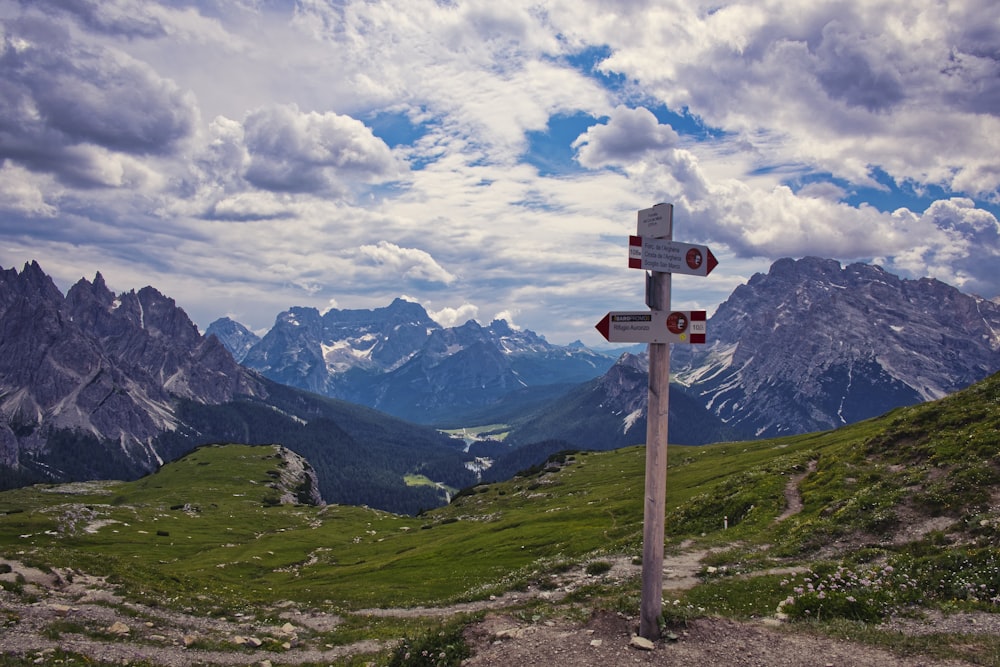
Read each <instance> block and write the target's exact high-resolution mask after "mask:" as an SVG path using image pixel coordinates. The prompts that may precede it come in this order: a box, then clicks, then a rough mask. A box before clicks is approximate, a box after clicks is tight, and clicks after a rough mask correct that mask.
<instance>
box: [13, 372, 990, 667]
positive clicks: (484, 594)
mask: <svg viewBox="0 0 1000 667" xmlns="http://www.w3.org/2000/svg"><path fill="white" fill-rule="evenodd" d="M276 464H277V459H276V453H275V450H274V448H273V447H270V446H260V447H250V446H243V445H220V446H209V447H203V448H200V449H198V450H195V451H193V452H191V453H190V454H188V455H187V456H185V457H183V458H181V459H179V460H177V461H175V462H172V463H170V464H168V465H166V466H164V467H163V468H162V469H161V470H159V471H158V472H156V473H155V474H152V475H149V476H147V477H145V478H142V479H139V480H137V481H133V482H94V483H83V484H70V485H61V486H35V487H30V488H23V489H18V490H14V491H8V492H5V493H2V494H0V555H2V556H3V557H6V558H9V559H16V560H18V561H21V562H24V563H27V564H29V565H33V566H35V567H42V568H71V569H72V570H74V571H77V572H86V573H88V574H92V575H98V576H104V577H107V578H108V581H109V582H110V583H112V584H114V585H115V586H116V587H117V588H118V590H119V592H120V593H121V594H122V595H123V596H124V597H125V598H126V599H131V600H135V601H137V602H143V603H147V604H151V605H159V606H165V607H170V608H177V609H182V610H186V611H188V612H193V613H204V614H212V615H233V614H237V613H242V614H247V615H257V616H267V615H268V614H272V613H274V610H276V609H278V608H280V607H281V605H282V604H287V603H294V604H295V605H296V606H297V607H299V608H308V609H315V610H317V611H323V612H328V613H337V614H342V615H343V616H344V618H345V619H347V620H346V622H345V624H344V625H343V626H342V628H341V629H340V630H339V631H338V632H339V635H337V636H330V637H327V638H326V641H328V642H332V643H345V642H348V641H357V640H358V639H360V638H365V637H371V636H375V637H383V638H384V637H387V636H388V637H391V636H393V635H394V634H406V635H411V634H413V633H414V632H419V631H420V629H421V628H425V627H426V628H430V627H433V626H434V624H435V623H436V622H437V621H430V620H428V621H419V620H417V621H414V620H407V621H404V620H379V621H375V620H373V619H372V617H371V615H370V610H371V609H373V608H397V607H416V606H443V605H451V604H455V603H460V602H467V601H475V600H484V599H488V598H489V597H490V596H502V595H504V594H505V593H508V592H511V591H518V590H525V589H527V588H529V587H536V588H542V589H545V588H553V587H557V586H558V585H559V582H560V580H561V579H562V578H563V577H565V576H566V575H567V573H568V572H571V571H583V570H584V569H586V568H590V569H588V570H587V572H589V573H592V574H593V576H591V577H590V579H588V581H590V582H591V583H589V584H588V585H586V586H584V587H582V588H578V589H576V590H575V592H573V593H572V594H570V595H568V596H566V597H565V598H563V599H562V600H561V601H560V602H558V603H544V605H543V603H542V602H540V601H537V600H536V601H534V602H531V603H526V605H527V606H528V607H530V609H528V610H527V611H526V612H525V613H527V614H529V615H531V614H536V615H537V614H538V613H540V612H539V611H538V609H539V608H540V606H544V607H545V610H544V612H543V613H545V614H565V615H573V614H586V613H588V612H589V611H590V610H593V609H596V608H605V609H616V610H620V611H622V612H624V613H629V614H635V613H636V612H637V610H638V605H639V597H638V596H639V593H638V591H639V582H638V581H628V582H626V583H625V584H621V583H614V584H610V583H608V584H605V583H602V582H603V579H602V577H601V576H600V574H601V573H602V572H603V571H605V570H606V569H607V565H606V563H607V561H610V560H611V559H614V558H622V557H624V558H626V559H629V560H631V561H634V562H638V559H639V557H640V554H641V553H642V544H641V541H642V498H643V484H644V465H645V454H644V449H643V448H642V447H632V448H627V449H621V450H616V451H611V452H600V453H596V452H595V453H591V452H566V453H562V454H559V455H557V456H555V457H552V459H550V460H549V462H547V463H546V464H544V465H542V466H538V467H537V468H535V469H532V470H529V471H525V472H524V473H522V474H521V475H519V476H517V477H515V478H513V479H511V480H509V481H505V482H503V483H498V484H489V485H480V486H476V487H472V488H469V489H465V490H463V491H461V492H460V493H459V494H457V496H456V497H455V498H454V500H453V502H452V503H451V504H450V505H449V506H447V507H443V508H439V509H435V510H433V511H429V512H426V513H424V514H422V515H420V516H416V517H410V516H398V515H393V514H388V513H385V512H380V511H375V510H371V509H368V508H363V507H348V506H333V505H331V506H326V507H313V506H304V505H295V506H293V505H279V504H276V499H275V498H274V495H273V494H274V492H273V491H272V490H271V489H270V488H269V487H268V483H269V481H271V480H272V479H273V478H274V476H275V472H276V471H275V466H276ZM790 480H796V481H795V482H794V483H793V485H792V487H793V489H797V494H796V495H797V499H798V500H799V501H801V510H800V511H798V512H796V513H794V514H791V515H788V516H783V513H784V512H785V511H786V508H787V505H788V498H787V497H786V489H787V488H788V487H789V481H790ZM998 480H1000V377H998V376H996V375H995V376H993V377H991V378H989V379H988V380H986V381H984V382H982V383H979V384H977V385H974V386H973V387H971V388H969V389H967V390H965V391H963V392H960V393H958V394H955V395H953V396H951V397H948V398H946V399H943V400H941V401H936V402H933V403H927V404H923V405H919V406H914V407H910V408H904V409H899V410H895V411H893V412H891V413H889V414H887V415H885V416H883V417H880V418H878V419H873V420H869V421H866V422H862V423H858V424H854V425H851V426H846V427H844V428H841V429H838V430H835V431H830V432H824V433H815V434H807V435H801V436H793V437H786V438H780V439H769V440H760V441H752V442H738V443H737V442H734V443H719V444H716V445H710V446H702V447H671V448H670V450H669V468H668V476H667V535H666V549H667V554H668V557H669V555H670V554H672V553H679V552H680V551H682V550H695V549H697V550H703V551H705V553H706V554H707V555H706V557H705V559H704V561H703V568H702V571H701V576H700V579H699V583H698V584H697V585H695V586H694V587H692V588H690V589H688V590H684V591H679V592H677V593H675V594H674V593H671V594H670V595H668V596H667V598H666V599H665V605H664V611H665V622H666V623H667V624H668V625H671V624H682V623H684V622H686V621H689V620H690V619H692V618H696V617H698V616H702V615H721V616H728V617H732V618H752V617H763V616H774V615H775V614H779V613H780V614H782V617H783V618H786V619H787V620H788V621H789V623H791V624H795V623H799V624H802V625H803V627H808V628H809V629H810V631H817V632H826V633H830V634H837V633H845V632H847V630H845V627H851V628H854V629H853V630H850V633H852V634H853V635H854V636H857V637H860V638H862V639H863V640H864V641H870V642H872V643H876V644H879V645H883V646H888V647H890V648H893V649H894V650H899V651H902V652H905V651H908V650H909V651H916V650H920V651H926V650H928V649H927V647H926V646H921V647H919V648H913V647H912V646H911V647H910V648H907V645H904V644H905V642H903V641H902V640H901V639H900V638H898V637H895V636H894V635H890V634H887V633H879V632H877V631H875V630H873V629H872V628H873V627H874V626H873V625H872V624H873V623H877V622H878V621H879V620H880V619H883V618H886V617H888V616H890V615H893V614H911V615H912V614H919V613H920V610H927V609H934V610H939V611H943V612H945V613H947V612H953V611H959V610H964V611H980V612H982V611H985V612H996V611H998V610H1000V537H998V535H1000V530H998V527H1000V501H998V498H1000V487H998ZM421 481H422V480H419V479H417V478H414V479H413V480H412V481H411V483H420V482H421ZM789 573H791V574H789ZM807 580H808V581H807ZM820 583H822V584H823V587H822V588H821V589H819V590H816V586H818V585H819V584H820ZM820 593H822V595H820ZM779 607H780V608H779ZM845 624H847V625H846V626H845ZM850 624H861V625H850ZM861 628H864V629H865V631H864V632H862V631H861ZM968 642H973V644H974V650H966V648H963V647H967V643H968ZM977 642H978V643H977ZM938 644H939V646H937V648H935V650H936V651H944V653H943V655H961V656H963V657H966V659H968V655H967V654H971V655H975V656H978V657H976V660H978V661H979V662H978V663H977V664H992V665H997V664H1000V648H998V646H997V640H996V639H992V638H981V639H979V640H971V639H964V640H962V642H959V643H958V644H961V646H960V647H959V646H958V644H956V643H955V642H951V641H949V640H947V639H945V640H942V641H941V642H938ZM948 647H952V649H948ZM948 650H951V653H948V652H947V651H948Z"/></svg>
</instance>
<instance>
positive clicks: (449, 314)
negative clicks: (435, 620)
mask: <svg viewBox="0 0 1000 667" xmlns="http://www.w3.org/2000/svg"><path fill="white" fill-rule="evenodd" d="M427 314H428V315H430V318H431V319H432V320H434V321H435V322H437V323H438V324H440V325H441V326H442V327H445V328H448V327H457V326H459V325H462V324H465V323H466V322H468V321H469V320H474V319H476V316H477V315H479V307H478V306H476V305H474V304H471V303H463V304H462V305H461V306H459V307H458V308H451V307H445V308H442V309H440V310H433V311H427Z"/></svg>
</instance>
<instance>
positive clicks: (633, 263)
mask: <svg viewBox="0 0 1000 667" xmlns="http://www.w3.org/2000/svg"><path fill="white" fill-rule="evenodd" d="M718 265H719V260H717V259H716V258H715V255H713V254H712V251H711V250H709V248H708V246H703V245H694V244H692V243H681V242H679V241H669V240H667V239H651V238H646V237H643V236H630V237H629V238H628V266H629V268H630V269H645V270H647V271H659V272H661V273H683V274H685V275H689V276H707V275H708V274H709V273H711V272H712V269H714V268H715V267H716V266H718Z"/></svg>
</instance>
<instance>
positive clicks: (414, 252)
mask: <svg viewBox="0 0 1000 667" xmlns="http://www.w3.org/2000/svg"><path fill="white" fill-rule="evenodd" d="M358 253H359V254H360V256H361V258H363V259H367V260H368V262H369V263H370V264H371V265H373V266H376V267H378V268H379V269H380V270H385V271H388V273H389V274H390V275H389V277H388V278H389V280H392V279H393V277H394V276H398V278H402V279H405V280H407V281H417V282H429V283H442V284H444V285H448V284H450V283H453V282H454V281H455V280H456V277H455V276H454V275H452V274H450V273H449V272H447V271H445V270H444V269H443V268H441V266H440V265H439V264H438V263H437V262H436V261H434V258H433V257H431V256H430V255H429V254H428V253H427V252H425V251H423V250H420V249H417V248H401V247H400V246H398V245H396V244H395V243H389V242H388V241H379V242H378V243H377V244H376V245H363V246H361V247H360V248H358Z"/></svg>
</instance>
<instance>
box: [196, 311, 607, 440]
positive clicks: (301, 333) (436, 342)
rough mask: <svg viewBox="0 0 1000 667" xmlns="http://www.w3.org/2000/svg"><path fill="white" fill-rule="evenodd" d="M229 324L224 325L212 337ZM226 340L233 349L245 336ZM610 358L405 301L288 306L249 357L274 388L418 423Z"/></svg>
mask: <svg viewBox="0 0 1000 667" xmlns="http://www.w3.org/2000/svg"><path fill="white" fill-rule="evenodd" d="M231 328H232V327H231V325H230V324H228V323H227V322H225V321H223V320H219V321H217V322H214V323H213V324H212V325H211V326H210V327H209V329H208V331H209V332H212V333H214V332H215V331H216V330H219V331H222V332H223V333H225V332H226V331H227V330H231ZM222 338H223V342H224V343H225V344H227V345H234V344H235V343H234V342H233V341H236V340H238V341H242V340H245V336H243V337H239V338H237V339H232V340H231V339H229V338H226V337H225V336H223V337H222ZM230 349H231V351H234V354H235V348H233V347H231V348H230ZM612 362H613V359H612V358H611V357H608V356H606V355H602V354H599V353H596V352H593V351H591V350H589V349H587V348H586V347H583V346H582V345H571V346H558V345H552V344H550V343H548V342H547V341H546V340H545V339H544V338H543V337H542V336H539V335H538V334H536V333H534V332H532V331H530V330H523V329H515V328H513V327H511V326H510V325H509V324H508V323H507V322H505V321H503V320H494V321H493V322H491V323H490V324H489V325H488V326H485V327H484V326H482V325H480V324H479V323H478V322H476V321H474V320H469V321H468V322H466V323H465V324H463V325H460V326H457V327H447V328H445V327H442V326H440V325H439V324H438V323H436V322H435V321H434V320H432V319H431V318H430V316H429V315H428V314H427V311H426V310H424V308H423V306H421V305H420V304H418V303H414V302H410V301H405V300H403V299H396V300H394V301H393V302H392V303H391V304H389V305H388V306H386V307H383V308H376V309H373V310H339V309H332V310H329V311H327V312H326V313H323V314H320V312H319V311H318V310H317V309H315V308H307V307H293V308H290V309H288V310H286V311H284V312H283V313H280V314H279V315H278V316H277V318H276V319H275V324H274V326H273V327H272V328H271V330H270V331H268V332H267V333H266V334H265V335H264V336H263V338H261V339H260V340H259V341H258V342H257V343H256V344H254V345H253V346H252V347H251V348H250V349H249V351H248V352H247V353H246V355H245V356H244V357H243V358H242V363H243V364H244V365H246V366H247V367H248V368H252V369H255V370H257V371H259V372H260V373H261V374H262V375H264V376H265V377H268V378H270V379H272V380H275V381H277V382H281V383H283V384H287V385H290V386H294V387H299V388H302V389H306V390H308V391H312V392H315V393H319V394H323V395H325V396H331V397H334V398H339V399H343V400H347V401H351V402H356V403H360V404H362V405H366V406H369V407H373V408H375V409H378V410H382V411H384V412H387V413H388V414H392V415H395V416H397V417H400V418H403V419H409V420H412V421H416V422H419V423H431V422H434V421H436V420H441V419H445V418H447V417H449V416H451V415H453V414H454V413H455V411H462V410H466V409H473V408H480V407H483V406H488V405H491V404H495V403H497V402H498V401H499V400H501V399H502V398H503V397H504V396H507V395H509V394H511V393H512V392H515V391H517V390H520V389H522V388H524V387H536V386H542V385H561V384H575V383H578V382H583V381H586V380H589V379H591V378H593V377H597V376H599V375H600V374H601V373H603V372H604V371H605V370H606V369H607V368H608V367H610V366H611V364H612Z"/></svg>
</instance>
